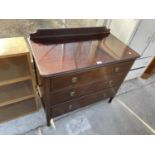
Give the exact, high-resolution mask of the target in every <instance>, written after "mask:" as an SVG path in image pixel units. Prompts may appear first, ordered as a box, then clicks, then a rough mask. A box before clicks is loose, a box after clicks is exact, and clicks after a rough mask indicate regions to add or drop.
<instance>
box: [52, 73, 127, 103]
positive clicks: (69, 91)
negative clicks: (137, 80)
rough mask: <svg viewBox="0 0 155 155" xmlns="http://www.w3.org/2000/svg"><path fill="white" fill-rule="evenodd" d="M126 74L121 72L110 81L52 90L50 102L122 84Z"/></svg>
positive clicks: (61, 100) (65, 99)
mask: <svg viewBox="0 0 155 155" xmlns="http://www.w3.org/2000/svg"><path fill="white" fill-rule="evenodd" d="M124 77H125V75H124V74H121V75H120V76H116V77H115V78H111V79H109V80H108V81H103V80H102V81H95V82H92V83H89V84H85V85H80V86H78V85H75V86H71V87H67V88H64V89H61V90H57V91H52V92H51V93H50V103H51V104H52V105H56V104H59V103H62V102H66V101H68V100H72V99H74V98H77V97H80V96H84V95H87V94H91V93H94V92H97V91H101V90H104V89H106V88H110V87H114V86H120V84H121V83H122V81H123V79H124Z"/></svg>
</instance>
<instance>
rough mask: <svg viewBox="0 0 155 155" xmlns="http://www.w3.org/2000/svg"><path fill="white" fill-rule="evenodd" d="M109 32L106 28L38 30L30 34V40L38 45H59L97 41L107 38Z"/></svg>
mask: <svg viewBox="0 0 155 155" xmlns="http://www.w3.org/2000/svg"><path fill="white" fill-rule="evenodd" d="M109 34H110V30H109V29H107V28H106V27H89V28H88V27H87V28H86V27H84V28H62V29H40V30H38V31H37V32H36V33H34V34H30V39H31V40H32V41H34V42H36V43H40V44H58V43H59V44H60V43H68V42H77V41H87V40H99V39H103V38H104V37H107V36H108V35H109Z"/></svg>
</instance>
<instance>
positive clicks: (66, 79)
mask: <svg viewBox="0 0 155 155" xmlns="http://www.w3.org/2000/svg"><path fill="white" fill-rule="evenodd" d="M132 64H133V61H129V62H124V63H118V64H113V65H109V66H107V67H102V68H98V69H94V70H90V71H86V72H82V73H74V74H65V75H64V76H59V77H54V78H51V91H54V90H57V89H62V88H64V87H68V86H72V85H79V84H85V83H88V82H93V81H96V80H106V81H107V80H111V79H112V76H119V74H120V73H123V72H125V73H127V72H128V70H129V69H130V67H131V66H132ZM125 75H126V74H125ZM125 75H124V76H125Z"/></svg>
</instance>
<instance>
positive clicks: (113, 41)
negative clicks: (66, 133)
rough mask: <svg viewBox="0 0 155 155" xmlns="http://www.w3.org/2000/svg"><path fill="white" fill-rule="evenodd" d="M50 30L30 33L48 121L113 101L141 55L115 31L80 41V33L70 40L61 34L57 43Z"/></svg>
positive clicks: (38, 83)
mask: <svg viewBox="0 0 155 155" xmlns="http://www.w3.org/2000/svg"><path fill="white" fill-rule="evenodd" d="M64 31H65V30H64ZM67 31H68V30H67ZM54 32H55V31H54ZM106 32H108V31H106ZM49 33H50V34H52V35H53V31H50V30H47V31H38V32H37V33H36V34H33V35H31V36H30V44H31V48H32V54H33V58H34V62H35V68H36V78H37V85H38V86H37V87H38V89H39V92H40V94H41V96H42V97H43V103H44V107H45V111H46V114H47V124H48V125H50V119H51V118H53V117H56V116H59V115H62V114H65V113H67V112H70V111H73V110H75V109H77V108H80V107H84V106H87V105H89V104H92V103H94V102H97V101H99V100H103V99H106V98H110V100H109V102H111V100H112V99H113V97H114V96H115V94H116V93H117V90H118V89H119V87H120V85H121V83H122V82H123V80H124V78H125V77H126V75H127V73H128V71H129V70H130V68H131V66H132V64H133V62H134V60H135V59H136V58H138V57H139V55H138V54H137V53H136V52H135V51H133V50H132V49H130V48H129V47H128V46H126V45H125V44H123V43H122V42H121V41H120V40H118V39H117V38H116V37H114V36H113V35H111V34H108V35H107V34H106V35H105V36H102V37H101V38H100V39H98V40H97V38H95V40H93V39H94V38H93V39H92V40H89V39H87V38H85V39H82V40H78V39H77V40H78V41H76V37H75V40H74V39H73V40H72V39H71V40H70V39H69V41H66V38H65V37H66V36H61V40H60V42H59V41H58V43H57V42H56V41H55V40H54V39H53V38H52V37H51V36H52V35H51V36H50V35H49ZM48 37H49V38H48ZM56 37H57V36H56ZM58 37H59V36H58ZM63 37H64V39H62V38H63ZM91 37H92V36H91ZM91 37H90V38H91ZM98 37H99V36H98ZM73 38H74V37H73ZM37 39H38V40H37ZM46 42H47V43H46Z"/></svg>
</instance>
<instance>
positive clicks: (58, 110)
mask: <svg viewBox="0 0 155 155" xmlns="http://www.w3.org/2000/svg"><path fill="white" fill-rule="evenodd" d="M117 89H118V87H114V88H109V89H105V90H103V91H99V92H96V93H93V94H90V95H87V96H83V97H80V98H78V99H74V100H71V101H68V102H64V103H62V104H58V105H55V106H53V107H52V108H51V115H52V117H56V116H59V115H62V114H65V113H67V112H70V111H73V110H76V109H78V108H80V107H84V106H87V105H89V104H92V103H94V102H97V101H100V100H102V99H106V98H109V97H112V96H114V95H115V93H116V92H117Z"/></svg>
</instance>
